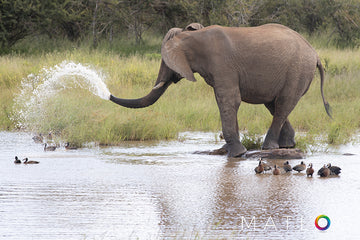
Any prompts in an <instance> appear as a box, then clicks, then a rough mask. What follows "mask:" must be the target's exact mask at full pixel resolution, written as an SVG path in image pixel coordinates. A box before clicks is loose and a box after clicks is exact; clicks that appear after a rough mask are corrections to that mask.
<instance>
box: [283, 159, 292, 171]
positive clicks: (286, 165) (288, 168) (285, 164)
mask: <svg viewBox="0 0 360 240" xmlns="http://www.w3.org/2000/svg"><path fill="white" fill-rule="evenodd" d="M283 169H284V171H285V172H291V171H292V168H291V166H290V164H289V161H286V162H284V166H283Z"/></svg>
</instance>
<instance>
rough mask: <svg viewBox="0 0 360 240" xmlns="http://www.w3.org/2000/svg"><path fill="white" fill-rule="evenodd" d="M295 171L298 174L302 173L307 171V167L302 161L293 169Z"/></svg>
mask: <svg viewBox="0 0 360 240" xmlns="http://www.w3.org/2000/svg"><path fill="white" fill-rule="evenodd" d="M292 169H293V170H294V171H297V172H298V173H299V172H301V171H304V170H305V169H306V165H305V163H304V162H303V161H301V163H300V164H298V165H296V166H295V167H293V168H292Z"/></svg>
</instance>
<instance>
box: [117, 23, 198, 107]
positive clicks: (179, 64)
mask: <svg viewBox="0 0 360 240" xmlns="http://www.w3.org/2000/svg"><path fill="white" fill-rule="evenodd" d="M201 28H203V26H202V25H201V24H200V23H191V24H189V25H188V26H186V27H185V28H184V29H181V28H171V29H170V30H169V31H168V33H167V34H166V35H165V37H164V39H163V41H162V45H161V52H162V54H163V53H164V52H167V51H166V50H165V49H166V46H165V45H166V43H167V42H168V41H169V40H170V39H172V38H174V37H175V36H176V35H178V34H179V33H181V32H184V31H195V30H199V29H201ZM171 56H173V55H170V56H169V54H165V57H166V58H167V59H166V60H165V61H166V62H169V61H170V62H173V61H176V64H175V62H174V63H172V64H171V66H168V65H167V64H165V62H164V56H163V59H162V60H161V64H160V69H159V73H158V77H157V80H156V82H155V85H154V87H153V89H152V90H151V92H150V93H149V94H148V95H146V96H144V97H142V98H138V99H122V98H117V97H115V96H113V95H110V100H111V101H112V102H114V103H116V104H119V105H121V106H123V107H127V108H144V107H148V106H150V105H152V104H154V103H155V102H156V101H157V100H158V99H159V98H160V97H161V95H162V94H163V93H164V92H165V90H166V89H167V88H168V87H169V86H170V84H171V83H177V82H178V81H180V80H181V79H182V78H187V79H188V80H190V81H193V82H195V81H196V80H195V78H194V75H193V72H192V70H191V68H190V66H189V64H188V63H187V61H186V58H185V55H184V54H180V55H179V56H177V57H175V56H173V57H171ZM174 58H176V59H174Z"/></svg>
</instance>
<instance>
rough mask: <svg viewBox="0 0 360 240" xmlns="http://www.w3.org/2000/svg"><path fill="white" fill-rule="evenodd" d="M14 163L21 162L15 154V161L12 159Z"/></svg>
mask: <svg viewBox="0 0 360 240" xmlns="http://www.w3.org/2000/svg"><path fill="white" fill-rule="evenodd" d="M14 163H15V164H19V163H21V161H20V159H19V158H18V157H17V156H15V161H14Z"/></svg>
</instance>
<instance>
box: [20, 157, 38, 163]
mask: <svg viewBox="0 0 360 240" xmlns="http://www.w3.org/2000/svg"><path fill="white" fill-rule="evenodd" d="M23 160H24V164H38V163H39V162H38V161H29V159H28V158H24V159H23Z"/></svg>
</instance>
